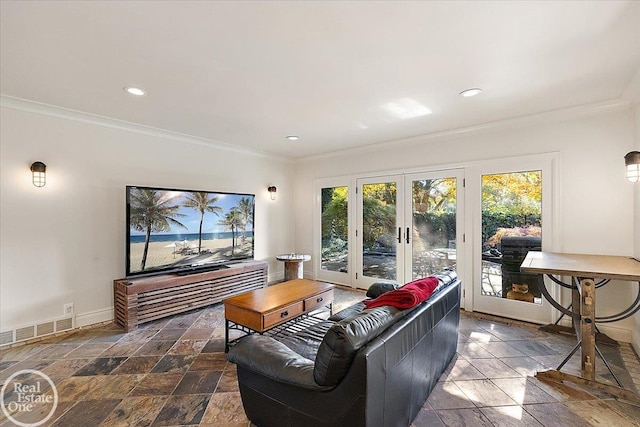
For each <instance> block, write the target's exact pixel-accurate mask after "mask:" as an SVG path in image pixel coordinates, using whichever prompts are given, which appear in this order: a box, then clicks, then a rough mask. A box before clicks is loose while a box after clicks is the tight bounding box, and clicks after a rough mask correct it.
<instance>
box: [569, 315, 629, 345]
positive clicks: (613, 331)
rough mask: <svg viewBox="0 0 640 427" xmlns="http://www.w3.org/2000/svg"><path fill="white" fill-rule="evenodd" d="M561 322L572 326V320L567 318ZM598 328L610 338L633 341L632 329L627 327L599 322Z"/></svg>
mask: <svg viewBox="0 0 640 427" xmlns="http://www.w3.org/2000/svg"><path fill="white" fill-rule="evenodd" d="M560 324H561V325H562V326H568V327H571V321H570V320H566V318H563V319H562V320H561V321H560ZM598 329H599V330H600V332H602V333H603V334H605V335H607V336H608V337H609V338H611V339H614V340H616V341H620V342H628V343H630V342H632V341H631V332H632V331H631V329H627V328H617V327H615V326H610V325H603V324H599V325H598Z"/></svg>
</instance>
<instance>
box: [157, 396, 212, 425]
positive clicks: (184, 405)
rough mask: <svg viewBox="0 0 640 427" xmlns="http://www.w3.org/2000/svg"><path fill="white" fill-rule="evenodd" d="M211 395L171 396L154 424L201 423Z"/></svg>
mask: <svg viewBox="0 0 640 427" xmlns="http://www.w3.org/2000/svg"><path fill="white" fill-rule="evenodd" d="M209 398H210V396H209V395H196V394H194V395H186V396H171V397H169V399H168V400H167V401H166V402H165V404H164V406H163V408H162V410H161V411H160V414H158V416H157V417H156V419H155V421H154V423H153V425H154V426H175V425H194V424H199V423H200V420H201V419H202V416H203V415H204V411H205V410H206V409H207V405H208V404H209Z"/></svg>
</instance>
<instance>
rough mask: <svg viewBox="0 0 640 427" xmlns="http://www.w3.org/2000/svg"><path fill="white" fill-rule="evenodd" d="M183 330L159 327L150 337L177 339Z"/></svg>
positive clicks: (153, 338) (155, 338) (184, 330)
mask: <svg viewBox="0 0 640 427" xmlns="http://www.w3.org/2000/svg"><path fill="white" fill-rule="evenodd" d="M185 332H187V330H186V329H161V330H160V331H158V332H157V333H156V334H155V335H154V336H153V337H151V339H152V340H168V341H177V340H178V339H179V338H180V337H181V336H182V334H184V333H185Z"/></svg>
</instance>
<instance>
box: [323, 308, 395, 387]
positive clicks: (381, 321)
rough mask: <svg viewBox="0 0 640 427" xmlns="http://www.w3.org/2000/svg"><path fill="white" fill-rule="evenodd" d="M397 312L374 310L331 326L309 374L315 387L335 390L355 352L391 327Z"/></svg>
mask: <svg viewBox="0 0 640 427" xmlns="http://www.w3.org/2000/svg"><path fill="white" fill-rule="evenodd" d="M400 317H402V315H401V311H400V310H398V309H397V308H394V307H389V306H384V307H376V308H373V309H371V310H365V311H362V312H360V313H357V314H354V315H353V316H350V317H348V318H346V319H343V320H341V321H339V322H337V323H335V324H334V325H333V326H332V327H331V328H330V329H329V331H328V332H327V333H326V335H325V336H324V339H323V340H322V343H321V344H320V347H319V348H318V353H317V355H316V361H315V365H314V370H313V377H314V379H315V381H316V383H317V384H318V385H323V386H331V387H332V386H335V385H337V384H338V383H339V382H340V380H341V379H342V378H343V377H344V376H345V374H346V373H347V371H348V370H349V366H350V365H351V361H352V360H353V357H354V356H355V354H356V352H357V351H358V350H359V349H360V348H361V347H363V346H364V345H366V344H367V343H368V342H369V341H371V340H372V339H373V338H375V337H377V336H378V335H380V334H381V333H382V332H384V330H385V329H387V328H388V327H389V325H391V324H393V323H395V322H396V321H397V320H398V319H399V318H400Z"/></svg>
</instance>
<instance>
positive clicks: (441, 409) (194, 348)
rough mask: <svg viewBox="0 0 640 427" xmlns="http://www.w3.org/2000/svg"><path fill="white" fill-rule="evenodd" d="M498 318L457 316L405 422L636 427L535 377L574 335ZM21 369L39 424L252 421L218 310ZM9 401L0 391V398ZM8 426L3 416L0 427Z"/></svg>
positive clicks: (47, 351)
mask: <svg viewBox="0 0 640 427" xmlns="http://www.w3.org/2000/svg"><path fill="white" fill-rule="evenodd" d="M362 298H363V293H362V292H356V291H351V290H348V289H342V288H337V289H336V303H335V307H334V309H335V310H340V309H341V308H344V307H346V306H347V305H350V304H351V303H353V302H354V301H357V300H360V299H362ZM504 322H505V321H504V319H502V321H500V319H483V318H481V317H479V316H476V315H471V314H468V313H465V312H463V313H462V316H461V324H460V338H459V344H458V354H457V355H456V357H455V358H454V360H453V361H452V363H451V365H450V366H449V368H448V369H447V371H446V372H445V373H444V374H443V375H442V377H441V378H440V382H439V383H438V384H437V386H436V388H435V389H434V391H433V392H432V393H431V395H430V397H429V400H428V401H427V402H426V403H425V405H424V407H423V408H422V410H421V411H420V412H419V414H418V416H417V417H416V419H415V420H414V422H413V424H412V425H413V426H415V427H421V426H520V425H522V426H540V425H543V426H585V425H593V426H596V425H597V426H640V406H636V405H633V404H631V403H629V402H624V401H621V400H617V399H615V398H614V397H613V396H610V395H608V394H607V393H605V392H601V391H596V390H593V389H587V388H580V387H577V386H574V385H571V384H570V383H565V384H562V385H549V384H545V383H543V382H541V381H539V380H537V379H536V378H535V376H534V375H535V372H536V371H537V370H539V369H545V368H555V367H556V366H557V364H558V363H559V362H560V361H562V359H563V358H564V356H565V354H567V353H568V351H569V350H571V348H572V347H573V343H574V340H575V339H574V338H572V337H568V336H563V335H556V334H551V333H546V332H542V331H540V330H539V329H538V328H537V327H534V326H531V325H526V324H522V323H519V322H511V324H505V323H504ZM601 350H602V351H603V353H604V354H605V357H606V358H607V360H608V361H609V363H610V364H612V366H613V369H614V372H615V373H616V375H618V377H619V378H620V379H621V381H622V382H623V384H624V385H625V387H627V388H629V389H631V390H633V391H636V390H637V388H640V363H639V361H638V358H637V356H636V355H635V353H634V352H633V350H632V348H631V347H630V346H629V345H628V344H624V343H623V344H621V345H620V347H612V346H602V348H601ZM579 363H580V362H579V358H578V356H577V355H576V356H574V357H573V358H572V359H571V361H570V362H569V363H568V364H567V365H566V367H565V369H563V370H565V371H567V372H570V373H577V372H579ZM596 366H597V368H598V370H597V372H598V377H599V380H600V381H606V382H610V383H611V381H612V380H611V377H610V374H608V372H607V371H606V368H604V366H603V364H602V363H601V361H600V360H598V361H597V364H596ZM24 369H33V370H38V371H41V372H43V373H45V374H47V375H48V376H49V377H50V378H51V379H52V380H53V382H54V384H55V387H56V390H57V393H58V397H59V399H58V404H57V408H56V410H55V412H54V414H53V415H52V416H51V418H50V419H49V420H48V421H47V422H46V423H45V424H43V425H54V426H65V427H66V426H99V425H102V426H151V425H152V426H177V425H199V426H228V427H231V426H245V427H247V426H249V425H250V423H249V421H248V420H247V418H246V416H245V414H244V411H243V408H242V401H241V399H240V393H239V392H238V384H237V377H236V370H235V366H234V365H233V364H230V363H228V362H227V361H226V357H225V353H224V313H223V307H222V305H221V304H216V305H214V306H211V307H208V308H205V309H200V310H195V311H193V312H189V313H185V314H182V315H177V316H173V317H171V318H167V319H162V320H159V321H155V322H151V323H148V324H145V325H143V326H142V327H141V328H140V329H138V330H136V331H134V332H131V333H128V334H126V333H123V332H122V330H121V329H119V328H118V327H116V326H114V325H107V326H101V327H98V328H93V329H85V330H78V331H75V332H73V333H70V334H67V335H62V336H58V337H52V338H49V339H46V340H43V341H40V342H38V343H33V344H28V345H22V346H17V347H14V348H10V349H5V350H1V351H0V380H1V381H2V383H3V384H4V383H5V382H6V381H7V379H8V378H9V377H11V375H12V374H14V373H15V372H18V371H20V370H24ZM28 381H29V380H28V378H26V377H25V383H28ZM12 399H15V396H13V395H12V393H11V391H6V392H5V395H4V401H5V403H6V402H11V401H12ZM50 409H51V407H50V406H46V405H44V404H41V405H40V406H38V405H36V406H35V407H34V408H32V409H31V410H29V411H22V412H21V411H17V412H14V413H12V416H13V417H14V418H15V419H16V420H18V421H20V422H22V423H24V424H28V423H36V422H38V421H40V420H42V419H43V418H44V415H43V414H45V415H46V414H47V413H48V412H49V410H50ZM12 425H14V424H13V423H12V422H11V420H9V419H7V417H6V416H5V415H4V414H2V413H0V427H5V426H12Z"/></svg>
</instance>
